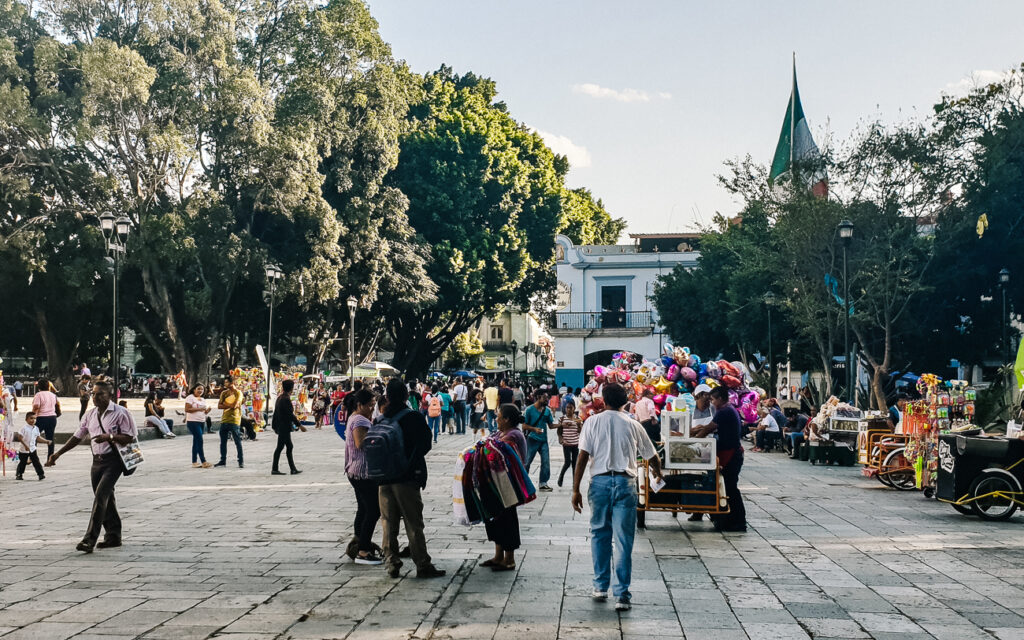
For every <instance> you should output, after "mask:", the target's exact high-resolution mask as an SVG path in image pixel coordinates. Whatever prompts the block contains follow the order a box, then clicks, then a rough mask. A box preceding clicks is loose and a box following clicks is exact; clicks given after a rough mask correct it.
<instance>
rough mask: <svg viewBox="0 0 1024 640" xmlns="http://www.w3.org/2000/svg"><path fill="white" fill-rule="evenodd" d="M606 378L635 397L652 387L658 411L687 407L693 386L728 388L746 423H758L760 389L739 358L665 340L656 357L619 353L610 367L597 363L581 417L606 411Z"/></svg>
mask: <svg viewBox="0 0 1024 640" xmlns="http://www.w3.org/2000/svg"><path fill="white" fill-rule="evenodd" d="M610 382H617V383H619V384H622V385H624V386H625V387H626V388H627V389H628V390H629V392H630V396H631V397H632V398H634V399H639V398H640V397H642V396H643V393H644V391H645V390H650V391H651V393H652V395H653V400H654V404H655V406H656V407H657V408H658V411H659V413H660V412H661V411H689V410H692V409H693V407H694V406H695V405H696V402H695V400H694V398H693V390H694V389H695V388H697V385H701V384H706V385H708V386H709V387H711V388H714V387H717V386H719V385H722V386H725V387H727V388H728V389H729V401H730V402H731V403H732V405H733V406H735V407H736V408H737V409H739V412H740V415H741V416H742V417H743V420H744V421H745V422H748V423H749V422H757V404H758V402H759V401H760V400H761V398H763V397H765V393H764V391H763V390H762V389H759V388H757V387H750V386H749V385H750V383H751V382H752V379H751V376H750V372H749V371H748V370H747V367H746V365H744V364H743V363H742V362H739V361H736V362H729V361H727V360H709V361H707V362H704V361H703V360H701V358H700V356H698V355H696V354H693V353H691V352H690V349H689V347H674V346H672V345H670V344H666V345H665V346H664V348H663V349H662V355H661V357H660V358H659V359H658V360H657V361H649V360H645V359H644V358H643V357H642V356H640V355H639V354H636V353H631V352H628V351H620V352H619V353H616V354H615V355H614V356H612V362H611V364H609V365H608V366H606V367H605V366H600V365H598V366H596V367H594V370H593V372H592V377H591V379H590V381H589V382H587V384H586V386H585V387H584V388H583V393H582V394H581V395H580V402H581V406H580V415H581V417H582V418H583V419H586V418H587V417H588V416H590V415H591V414H593V413H600V412H601V411H603V410H604V401H603V400H602V399H601V388H602V387H603V386H604V385H605V384H607V383H610Z"/></svg>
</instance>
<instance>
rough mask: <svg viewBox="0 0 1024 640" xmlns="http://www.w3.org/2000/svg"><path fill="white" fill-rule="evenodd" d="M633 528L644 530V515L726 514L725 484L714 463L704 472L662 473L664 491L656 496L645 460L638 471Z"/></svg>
mask: <svg viewBox="0 0 1024 640" xmlns="http://www.w3.org/2000/svg"><path fill="white" fill-rule="evenodd" d="M638 471H639V473H638V474H637V479H636V480H637V498H638V500H637V507H636V511H637V514H636V524H637V526H638V527H640V528H641V529H644V528H646V527H647V517H646V516H647V512H649V511H661V512H664V513H671V514H672V517H673V518H675V517H676V516H677V514H679V513H706V514H708V515H712V516H717V515H723V514H726V513H729V503H728V501H727V500H726V497H725V482H724V481H723V479H722V473H721V469H720V468H719V467H718V465H717V462H716V464H715V468H714V469H711V470H705V471H684V470H677V469H664V470H663V471H662V474H663V476H664V478H665V487H664V488H662V489H661V490H660V491H658V492H655V491H654V490H653V489H652V488H651V486H650V485H651V473H650V463H648V462H647V461H646V460H644V461H643V462H642V463H640V466H639V467H638Z"/></svg>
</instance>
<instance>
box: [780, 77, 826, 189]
mask: <svg viewBox="0 0 1024 640" xmlns="http://www.w3.org/2000/svg"><path fill="white" fill-rule="evenodd" d="M820 159H821V153H820V152H819V151H818V145H816V144H814V138H813V137H811V129H810V127H808V126H807V118H806V117H805V116H804V107H803V105H802V104H800V90H799V89H798V88H797V84H796V62H795V61H794V62H793V90H792V92H791V93H790V96H789V105H788V106H787V107H786V118H785V119H784V120H783V121H782V133H781V134H780V135H779V144H778V145H776V147H775V157H774V158H773V159H772V168H771V171H770V172H769V174H768V183H769V184H774V183H775V182H777V181H785V180H792V179H793V166H794V164H796V165H797V167H800V166H802V165H803V166H807V167H808V171H807V174H808V175H806V176H800V179H801V180H802V181H803V182H805V183H806V184H808V185H809V186H810V188H811V192H812V193H814V195H816V196H819V197H827V196H828V176H827V175H826V174H825V171H824V169H823V168H822V167H820V166H817V165H818V161H819V160H820Z"/></svg>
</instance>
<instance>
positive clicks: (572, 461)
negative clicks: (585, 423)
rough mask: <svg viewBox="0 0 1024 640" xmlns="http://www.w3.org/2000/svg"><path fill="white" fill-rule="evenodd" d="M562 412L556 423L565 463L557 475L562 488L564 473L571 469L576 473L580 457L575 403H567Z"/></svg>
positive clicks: (578, 426) (578, 425) (578, 422)
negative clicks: (577, 460)
mask: <svg viewBox="0 0 1024 640" xmlns="http://www.w3.org/2000/svg"><path fill="white" fill-rule="evenodd" d="M564 411H565V415H563V416H562V420H561V422H559V423H558V443H559V444H560V445H562V455H563V457H564V458H565V462H563V463H562V470H561V471H560V472H559V474H558V486H562V479H563V478H565V472H566V471H568V470H569V469H572V472H573V473H574V474H575V473H576V459H577V458H578V457H579V455H580V420H579V418H577V417H576V405H575V403H572V402H567V403H566V404H565V409H564Z"/></svg>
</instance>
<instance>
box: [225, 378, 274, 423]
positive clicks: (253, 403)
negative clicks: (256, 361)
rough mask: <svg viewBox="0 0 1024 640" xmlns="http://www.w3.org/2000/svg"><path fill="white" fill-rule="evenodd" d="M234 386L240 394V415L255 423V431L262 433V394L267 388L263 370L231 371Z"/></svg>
mask: <svg viewBox="0 0 1024 640" xmlns="http://www.w3.org/2000/svg"><path fill="white" fill-rule="evenodd" d="M231 377H232V378H234V380H235V386H236V387H237V388H238V389H239V390H241V392H242V415H243V416H245V417H246V418H248V419H250V420H252V421H253V422H255V423H256V425H255V427H253V428H254V429H255V431H257V432H260V431H263V428H264V426H265V425H264V424H263V404H264V401H265V400H264V397H263V393H264V391H265V390H266V388H267V385H266V378H264V376H263V369H260V368H259V367H253V368H251V369H241V368H237V369H234V370H232V371H231Z"/></svg>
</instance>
